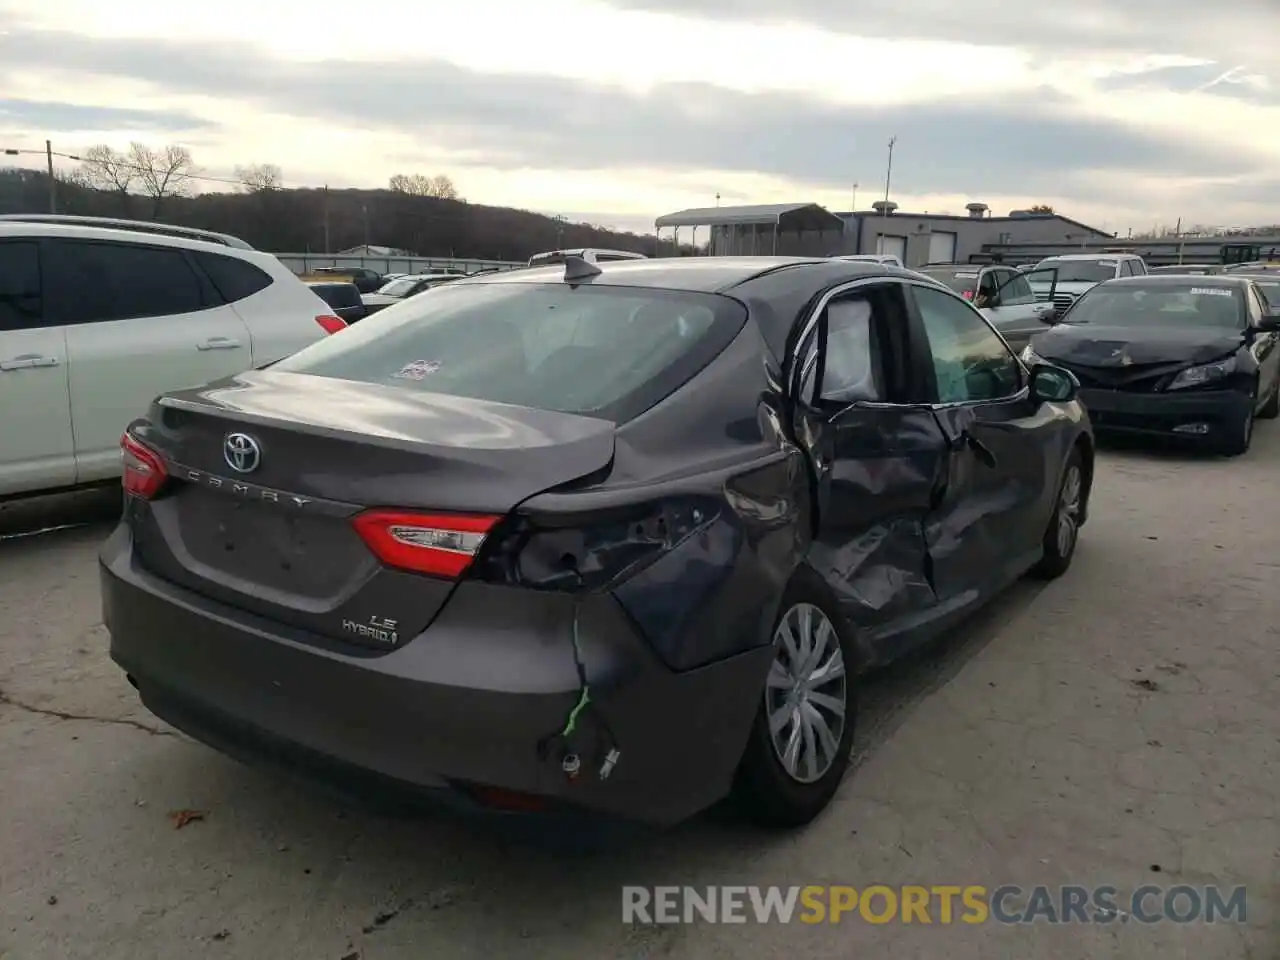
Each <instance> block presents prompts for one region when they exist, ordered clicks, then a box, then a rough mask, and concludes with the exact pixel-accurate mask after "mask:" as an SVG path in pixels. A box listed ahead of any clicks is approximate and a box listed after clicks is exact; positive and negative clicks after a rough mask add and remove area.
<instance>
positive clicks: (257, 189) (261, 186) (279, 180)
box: [236, 163, 284, 193]
mask: <svg viewBox="0 0 1280 960" xmlns="http://www.w3.org/2000/svg"><path fill="white" fill-rule="evenodd" d="M236 179H237V180H239V181H240V184H241V186H243V187H244V189H245V191H246V192H248V193H261V192H262V191H264V190H279V189H280V188H281V187H282V186H284V173H283V172H282V171H281V170H280V168H279V167H277V166H276V165H275V164H274V163H251V164H249V165H248V166H246V167H236Z"/></svg>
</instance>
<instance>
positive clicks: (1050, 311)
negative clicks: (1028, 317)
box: [1036, 303, 1058, 326]
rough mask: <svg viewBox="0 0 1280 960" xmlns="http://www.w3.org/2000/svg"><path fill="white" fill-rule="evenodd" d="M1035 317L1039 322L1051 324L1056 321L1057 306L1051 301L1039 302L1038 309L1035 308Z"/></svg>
mask: <svg viewBox="0 0 1280 960" xmlns="http://www.w3.org/2000/svg"><path fill="white" fill-rule="evenodd" d="M1036 319H1037V320H1039V321H1040V322H1041V323H1045V324H1048V325H1049V326H1053V325H1054V324H1055V323H1057V322H1058V308H1057V307H1055V306H1054V305H1053V304H1052V303H1045V304H1041V306H1040V307H1039V309H1037V310H1036Z"/></svg>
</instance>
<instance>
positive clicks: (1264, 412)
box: [1258, 384, 1280, 420]
mask: <svg viewBox="0 0 1280 960" xmlns="http://www.w3.org/2000/svg"><path fill="white" fill-rule="evenodd" d="M1276 417H1280V384H1276V388H1275V389H1274V390H1272V391H1271V399H1269V400H1268V401H1267V402H1266V404H1265V405H1264V406H1263V408H1262V409H1261V410H1259V411H1258V419H1259V420H1274V419H1275V418H1276Z"/></svg>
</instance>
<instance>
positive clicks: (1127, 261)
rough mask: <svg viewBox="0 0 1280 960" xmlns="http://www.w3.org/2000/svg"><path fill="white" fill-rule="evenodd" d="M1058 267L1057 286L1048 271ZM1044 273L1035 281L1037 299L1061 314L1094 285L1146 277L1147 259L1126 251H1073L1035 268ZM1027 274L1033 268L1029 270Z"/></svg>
mask: <svg viewBox="0 0 1280 960" xmlns="http://www.w3.org/2000/svg"><path fill="white" fill-rule="evenodd" d="M1050 269H1053V270H1056V271H1057V273H1056V274H1054V281H1055V282H1054V285H1053V287H1052V289H1051V288H1050V284H1049V281H1048V279H1047V274H1046V273H1041V271H1048V270H1050ZM1034 270H1035V272H1037V273H1041V275H1040V276H1039V277H1038V278H1037V279H1035V280H1033V281H1032V283H1031V288H1032V289H1033V290H1034V291H1035V294H1036V298H1037V299H1039V300H1043V301H1051V302H1052V303H1053V305H1054V308H1055V309H1056V310H1057V312H1058V314H1059V315H1061V314H1063V313H1064V312H1066V311H1067V310H1068V309H1069V308H1070V307H1071V304H1073V303H1074V302H1075V301H1076V300H1077V299H1078V298H1079V297H1080V296H1081V295H1083V294H1084V293H1086V292H1087V291H1088V290H1089V289H1090V288H1092V287H1093V286H1094V285H1095V284H1099V283H1102V282H1103V281H1104V280H1114V279H1115V278H1117V277H1143V276H1146V275H1147V264H1146V261H1145V260H1143V259H1142V258H1141V257H1139V256H1136V255H1134V254H1124V253H1072V254H1067V255H1065V256H1060V257H1047V258H1045V259H1044V260H1041V261H1040V262H1039V263H1038V264H1036V265H1035V267H1034ZM1027 272H1028V273H1029V272H1031V271H1027Z"/></svg>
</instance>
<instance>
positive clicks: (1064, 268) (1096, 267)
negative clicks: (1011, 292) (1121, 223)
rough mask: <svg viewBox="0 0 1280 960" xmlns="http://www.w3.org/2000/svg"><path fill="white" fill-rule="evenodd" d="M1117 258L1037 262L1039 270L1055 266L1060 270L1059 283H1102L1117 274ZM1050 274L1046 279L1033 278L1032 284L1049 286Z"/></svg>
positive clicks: (1054, 267)
mask: <svg viewBox="0 0 1280 960" xmlns="http://www.w3.org/2000/svg"><path fill="white" fill-rule="evenodd" d="M1117 266H1118V261H1116V260H1058V259H1053V258H1050V259H1048V260H1041V261H1040V262H1039V263H1038V264H1036V269H1037V270H1048V269H1049V268H1053V269H1054V270H1057V271H1058V282H1059V283H1101V282H1102V281H1103V280H1110V279H1112V278H1113V277H1115V275H1116V267H1117ZM1047 277H1048V275H1047V274H1046V275H1045V278H1044V279H1040V280H1032V281H1031V284H1032V286H1037V287H1041V286H1043V287H1047V286H1049V280H1048V279H1047Z"/></svg>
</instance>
